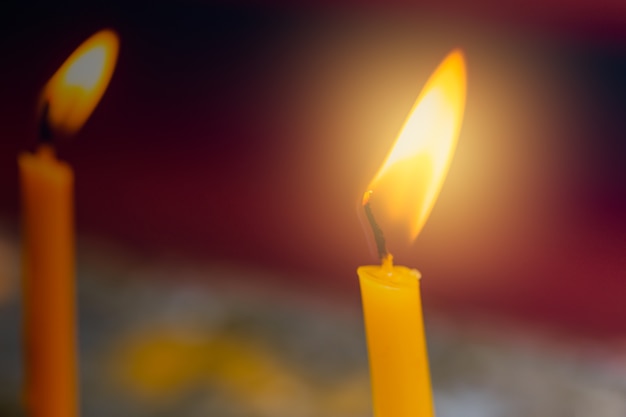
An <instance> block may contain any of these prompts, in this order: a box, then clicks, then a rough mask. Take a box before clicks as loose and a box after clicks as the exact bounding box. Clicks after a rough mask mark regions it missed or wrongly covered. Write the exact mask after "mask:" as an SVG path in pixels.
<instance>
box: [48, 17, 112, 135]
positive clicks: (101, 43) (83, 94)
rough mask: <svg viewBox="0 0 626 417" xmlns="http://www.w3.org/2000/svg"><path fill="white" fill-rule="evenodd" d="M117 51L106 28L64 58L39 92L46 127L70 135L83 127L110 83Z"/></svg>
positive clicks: (110, 32)
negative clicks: (45, 110)
mask: <svg viewBox="0 0 626 417" xmlns="http://www.w3.org/2000/svg"><path fill="white" fill-rule="evenodd" d="M118 50H119V38H118V36H117V34H115V32H113V31H111V30H108V29H106V30H102V31H100V32H98V33H96V34H94V35H92V36H91V37H90V38H89V39H87V40H86V41H85V42H83V43H82V44H81V45H80V46H79V47H78V48H77V49H76V50H75V51H74V52H73V53H72V54H71V55H70V56H69V58H67V60H66V61H65V62H64V63H63V65H61V68H59V69H58V71H57V72H56V73H55V74H54V75H53V76H52V78H51V79H50V81H48V83H47V84H46V86H45V87H44V89H43V92H42V97H41V103H42V108H47V114H44V115H43V117H46V118H47V120H46V121H45V122H46V123H47V125H48V126H49V127H50V128H52V129H54V130H55V131H58V132H60V133H63V134H66V135H70V134H73V133H76V132H77V131H78V130H79V129H80V128H81V127H82V126H83V125H84V124H85V122H86V121H87V119H88V118H89V116H90V115H91V113H92V112H93V110H94V109H95V107H96V105H97V104H98V102H99V101H100V99H101V98H102V95H103V94H104V91H105V90H106V88H107V86H108V84H109V81H110V80H111V76H112V75H113V70H114V69H115V63H116V61H117V53H118Z"/></svg>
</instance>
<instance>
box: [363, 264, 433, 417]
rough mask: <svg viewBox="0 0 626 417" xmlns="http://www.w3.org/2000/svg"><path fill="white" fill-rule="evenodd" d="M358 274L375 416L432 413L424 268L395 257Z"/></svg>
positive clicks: (399, 416) (396, 416) (407, 415)
mask: <svg viewBox="0 0 626 417" xmlns="http://www.w3.org/2000/svg"><path fill="white" fill-rule="evenodd" d="M357 273H358V274H359V281H360V284H361V294H362V299H363V314H364V318H365V327H366V328H367V348H368V351H369V355H370V358H371V360H370V373H371V375H372V392H373V396H374V398H373V404H374V415H376V416H380V417H382V416H392V417H416V416H432V415H433V401H432V396H431V394H430V391H431V388H430V375H429V370H428V354H427V352H426V343H425V339H424V324H423V320H422V301H421V298H420V287H419V279H420V273H419V272H418V271H416V270H415V269H409V268H406V267H404V266H393V264H392V260H391V256H390V257H388V258H387V259H386V261H385V263H384V264H383V265H370V266H362V267H360V268H359V269H358V270H357Z"/></svg>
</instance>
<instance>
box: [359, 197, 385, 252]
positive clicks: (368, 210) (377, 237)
mask: <svg viewBox="0 0 626 417" xmlns="http://www.w3.org/2000/svg"><path fill="white" fill-rule="evenodd" d="M371 196H372V190H369V191H366V192H365V195H364V196H363V209H364V210H365V216H366V217H367V221H368V223H369V224H370V227H371V228H372V233H373V235H374V241H375V242H376V249H377V250H378V257H379V258H380V260H381V261H384V260H385V259H387V258H388V257H389V252H388V251H387V244H386V243H385V235H384V234H383V230H382V229H381V228H380V226H379V225H378V223H377V222H376V219H375V218H374V213H373V212H372V207H371V205H370V197H371Z"/></svg>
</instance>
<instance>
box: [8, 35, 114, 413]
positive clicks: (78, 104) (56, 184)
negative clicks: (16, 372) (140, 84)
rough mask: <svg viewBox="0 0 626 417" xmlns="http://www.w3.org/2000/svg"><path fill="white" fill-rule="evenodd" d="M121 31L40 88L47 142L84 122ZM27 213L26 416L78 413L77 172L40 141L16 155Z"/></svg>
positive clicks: (76, 56)
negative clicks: (75, 247)
mask: <svg viewBox="0 0 626 417" xmlns="http://www.w3.org/2000/svg"><path fill="white" fill-rule="evenodd" d="M117 50H118V39H117V35H115V34H114V33H113V32H111V31H109V30H105V31H101V32H98V33H96V34H95V35H93V36H92V37H91V38H89V39H88V40H86V41H85V42H84V43H83V44H82V45H81V46H80V47H79V48H78V49H77V50H76V51H75V52H74V53H73V54H72V55H71V56H70V57H69V58H68V60H67V61H66V62H65V63H64V64H63V66H61V68H60V69H59V70H58V71H57V72H56V73H55V74H54V76H53V77H52V78H51V80H50V81H49V82H48V83H47V84H46V86H45V88H44V90H43V93H42V102H41V104H42V116H41V118H42V120H41V122H42V130H41V138H40V139H41V140H42V142H48V141H50V140H51V139H52V136H53V133H60V134H65V135H68V134H71V133H74V132H76V131H77V130H78V129H79V128H80V127H81V126H82V125H83V124H84V123H85V121H86V120H87V118H88V117H89V115H90V114H91V112H92V111H93V109H94V108H95V106H96V105H97V103H98V100H100V97H101V96H102V94H103V93H104V90H105V88H106V86H107V84H108V82H109V80H110V78H111V76H112V73H113V68H114V65H115V60H116V57H117ZM18 168H19V177H20V189H21V194H22V217H23V251H24V252H23V272H22V273H23V309H24V323H23V324H24V327H23V331H24V345H25V346H24V348H25V355H24V374H25V386H24V397H25V400H26V410H27V415H28V416H29V417H76V416H77V415H78V414H79V413H78V375H77V347H76V301H75V298H76V297H75V293H76V290H75V279H74V225H73V223H74V202H73V182H74V173H73V171H72V169H71V167H70V166H69V165H68V164H66V163H64V162H61V161H58V160H57V159H56V157H55V154H54V149H53V148H52V146H51V145H50V144H48V143H42V144H41V145H40V146H39V147H38V149H37V151H36V152H35V153H29V152H25V153H22V154H20V155H19V157H18Z"/></svg>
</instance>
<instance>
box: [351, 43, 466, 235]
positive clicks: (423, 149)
mask: <svg viewBox="0 0 626 417" xmlns="http://www.w3.org/2000/svg"><path fill="white" fill-rule="evenodd" d="M465 83H466V77H465V61H464V58H463V53H462V52H461V51H460V50H454V51H452V52H451V53H450V54H449V55H448V56H447V57H446V58H445V59H444V61H443V62H442V63H441V64H440V65H439V67H438V68H437V69H436V71H435V72H434V73H433V75H431V77H430V79H429V80H428V82H427V83H426V86H425V87H424V89H423V90H422V92H421V93H420V95H419V97H418V98H417V100H416V101H415V104H414V105H413V109H412V111H411V112H410V113H409V116H408V118H407V119H406V121H405V123H404V126H403V128H402V130H401V131H400V134H399V135H398V139H396V142H395V144H394V146H393V147H392V149H391V151H390V152H389V154H388V155H387V158H386V159H385V162H384V163H383V165H382V166H381V168H380V169H379V171H378V173H377V174H376V176H375V177H374V179H373V180H372V181H371V182H370V184H369V186H368V192H366V193H365V195H364V198H363V204H365V203H367V202H368V201H369V198H370V195H371V194H372V192H373V193H374V195H375V197H374V198H375V199H376V202H377V203H376V204H377V205H378V206H379V207H380V208H381V209H382V210H381V211H382V216H381V217H384V218H385V219H387V220H389V221H391V222H392V223H403V224H406V223H407V222H408V225H407V226H408V227H405V230H408V232H409V239H410V240H411V241H413V240H415V238H416V237H417V235H418V234H419V232H420V230H421V229H422V227H423V226H424V223H425V222H426V219H427V218H428V215H429V214H430V211H431V209H432V207H433V205H434V203H435V200H436V198H437V196H438V194H439V191H440V190H441V186H442V184H443V180H444V179H445V176H446V173H447V171H448V167H449V165H450V161H451V160H452V155H453V154H454V149H455V147H456V143H457V139H458V135H459V131H460V129H461V121H462V118H463V110H464V107H465ZM378 213H379V211H378V210H377V214H378Z"/></svg>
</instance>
